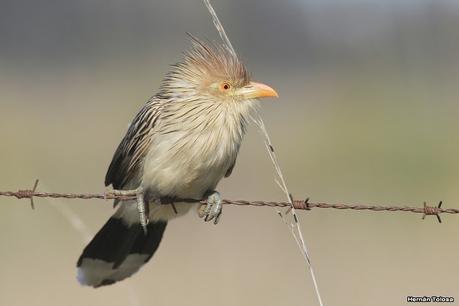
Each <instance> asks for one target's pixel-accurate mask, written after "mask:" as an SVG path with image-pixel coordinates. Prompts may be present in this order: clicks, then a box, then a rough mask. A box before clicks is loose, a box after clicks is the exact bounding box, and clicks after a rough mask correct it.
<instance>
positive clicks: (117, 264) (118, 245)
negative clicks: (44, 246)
mask: <svg viewBox="0 0 459 306" xmlns="http://www.w3.org/2000/svg"><path fill="white" fill-rule="evenodd" d="M134 207H135V206H134ZM120 209H121V210H123V208H122V207H120ZM126 211H128V210H125V212H124V214H125V213H126ZM129 211H130V213H131V214H133V216H130V217H132V218H131V219H133V218H136V217H137V218H138V215H137V213H136V210H131V209H129ZM119 212H120V211H118V212H117V213H115V215H114V216H112V217H111V218H110V219H109V220H108V221H107V223H105V225H104V226H103V227H102V228H101V229H100V231H99V232H98V233H97V234H96V236H95V237H94V238H93V239H92V241H91V242H90V243H89V244H88V245H87V246H86V248H85V249H84V250H83V253H82V254H81V256H80V258H79V259H78V263H77V268H78V274H77V278H78V281H79V282H80V283H81V284H82V285H86V286H92V287H94V288H97V287H100V286H105V285H111V284H113V283H116V282H118V281H120V280H123V279H125V278H127V277H130V276H131V275H133V274H134V273H135V272H137V271H138V270H139V269H140V267H142V266H143V265H144V264H145V263H146V262H148V260H150V258H151V257H152V256H153V254H154V253H155V251H156V250H157V249H158V246H159V243H160V242H161V238H162V237H163V233H164V230H165V229H166V225H167V222H166V221H159V220H158V221H154V222H150V223H149V224H148V226H147V233H146V234H145V233H144V231H143V229H142V227H141V225H140V224H139V223H138V222H129V220H126V218H125V217H126V215H124V216H123V215H120V214H119Z"/></svg>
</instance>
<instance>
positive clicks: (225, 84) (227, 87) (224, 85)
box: [220, 82, 231, 91]
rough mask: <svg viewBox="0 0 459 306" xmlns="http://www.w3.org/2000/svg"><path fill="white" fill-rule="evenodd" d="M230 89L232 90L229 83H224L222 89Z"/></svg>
mask: <svg viewBox="0 0 459 306" xmlns="http://www.w3.org/2000/svg"><path fill="white" fill-rule="evenodd" d="M230 88H231V85H230V84H228V83H227V82H223V83H222V84H221V85H220V89H221V90H222V91H225V90H228V89H230Z"/></svg>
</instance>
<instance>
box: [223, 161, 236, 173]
mask: <svg viewBox="0 0 459 306" xmlns="http://www.w3.org/2000/svg"><path fill="white" fill-rule="evenodd" d="M235 165H236V160H234V163H233V164H232V165H231V166H230V167H229V168H228V170H226V173H225V177H228V176H230V175H231V173H233V169H234V166H235Z"/></svg>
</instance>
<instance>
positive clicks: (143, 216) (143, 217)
mask: <svg viewBox="0 0 459 306" xmlns="http://www.w3.org/2000/svg"><path fill="white" fill-rule="evenodd" d="M136 191H137V192H136V197H137V211H138V212H139V221H140V225H141V226H142V229H143V233H144V234H145V235H146V234H147V225H148V223H149V222H150V221H149V220H148V216H147V215H148V211H147V210H148V206H147V205H145V198H144V192H143V188H142V187H139V188H137V189H136Z"/></svg>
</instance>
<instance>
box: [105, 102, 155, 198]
mask: <svg viewBox="0 0 459 306" xmlns="http://www.w3.org/2000/svg"><path fill="white" fill-rule="evenodd" d="M161 105H162V103H161V100H160V99H157V98H152V99H150V100H149V101H148V102H147V103H146V104H145V106H144V107H143V108H142V109H141V110H140V112H139V113H138V114H137V115H136V116H135V118H134V120H133V121H132V123H131V124H130V126H129V129H128V131H127V133H126V135H125V136H124V138H123V140H122V141H121V143H120V144H119V146H118V148H117V149H116V151H115V154H114V155H113V159H112V162H111V164H110V167H108V171H107V174H106V175H105V186H108V185H110V184H111V185H112V186H113V188H115V189H122V188H123V187H124V186H125V185H126V184H127V183H128V182H129V181H130V180H132V179H135V178H136V176H137V174H138V171H139V170H140V169H139V167H140V165H141V163H142V160H143V158H144V157H145V154H146V153H147V151H148V148H149V147H150V144H151V136H152V133H151V130H152V128H153V127H154V126H155V124H156V121H157V119H158V117H159V114H160V108H161Z"/></svg>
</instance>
